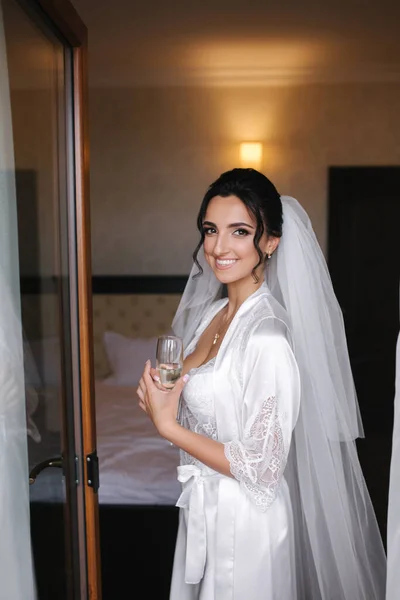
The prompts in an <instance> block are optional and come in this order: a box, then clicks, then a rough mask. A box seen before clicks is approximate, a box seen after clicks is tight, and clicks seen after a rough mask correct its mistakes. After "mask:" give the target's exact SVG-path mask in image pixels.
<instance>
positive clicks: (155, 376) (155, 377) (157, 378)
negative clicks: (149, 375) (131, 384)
mask: <svg viewBox="0 0 400 600" xmlns="http://www.w3.org/2000/svg"><path fill="white" fill-rule="evenodd" d="M153 379H154V381H157V382H158V383H160V381H161V380H160V378H159V377H158V375H154V377H153Z"/></svg>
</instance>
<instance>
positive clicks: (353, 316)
mask: <svg viewBox="0 0 400 600" xmlns="http://www.w3.org/2000/svg"><path fill="white" fill-rule="evenodd" d="M328 263H329V269H330V273H331V277H332V282H333V286H334V288H335V292H336V295H337V297H338V300H339V303H340V305H341V307H342V310H343V314H344V320H345V326H346V334H347V341H348V346H349V353H350V359H351V364H352V369H353V374H354V380H355V385H356V389H357V395H358V400H359V404H360V409H361V415H362V419H363V423H364V429H365V436H366V437H365V439H363V440H359V441H358V442H357V447H358V452H359V456H360V461H361V464H362V468H363V471H364V475H365V478H366V481H367V485H368V488H369V491H370V494H371V497H372V501H373V503H374V506H375V511H376V515H377V518H378V522H379V526H380V529H381V532H382V536H383V538H384V540H386V518H387V499H388V487H389V468H390V456H391V443H392V431H393V400H394V381H395V352H396V340H397V335H398V332H399V281H400V167H331V168H330V169H329V242H328Z"/></svg>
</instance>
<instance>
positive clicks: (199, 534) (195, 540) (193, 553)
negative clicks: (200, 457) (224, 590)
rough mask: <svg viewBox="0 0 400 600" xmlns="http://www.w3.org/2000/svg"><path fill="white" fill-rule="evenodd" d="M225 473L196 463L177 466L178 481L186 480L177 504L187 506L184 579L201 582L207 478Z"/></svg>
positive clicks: (205, 550) (204, 544) (217, 476)
mask: <svg viewBox="0 0 400 600" xmlns="http://www.w3.org/2000/svg"><path fill="white" fill-rule="evenodd" d="M221 477H223V475H221V474H220V473H218V472H217V471H213V470H211V469H209V470H207V469H206V468H205V469H200V468H199V467H196V466H195V465H181V466H180V467H178V481H180V482H181V483H182V484H183V491H182V494H181V495H180V496H179V498H178V502H177V503H176V506H178V507H179V508H186V509H188V511H189V512H188V521H187V541H186V565H185V582H186V583H199V582H200V581H201V580H202V578H203V575H204V568H205V564H206V554H207V539H206V517H205V514H204V481H205V480H206V479H210V478H221Z"/></svg>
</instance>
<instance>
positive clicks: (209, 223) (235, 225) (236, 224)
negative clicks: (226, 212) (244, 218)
mask: <svg viewBox="0 0 400 600" xmlns="http://www.w3.org/2000/svg"><path fill="white" fill-rule="evenodd" d="M204 225H211V226H212V227H217V226H216V224H215V223H212V222H211V221H204V222H203V226H204ZM243 226H245V227H250V229H254V227H253V225H249V223H242V222H240V223H231V224H230V225H228V229H233V228H235V227H243Z"/></svg>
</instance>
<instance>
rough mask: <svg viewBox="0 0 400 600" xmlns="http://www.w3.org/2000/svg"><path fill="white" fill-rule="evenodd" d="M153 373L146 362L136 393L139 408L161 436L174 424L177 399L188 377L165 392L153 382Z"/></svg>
mask: <svg viewBox="0 0 400 600" xmlns="http://www.w3.org/2000/svg"><path fill="white" fill-rule="evenodd" d="M155 373H156V372H155V371H154V369H151V365H150V361H149V360H148V361H147V362H146V364H145V367H144V371H143V375H142V377H141V379H140V381H139V387H138V389H137V390H136V391H137V395H138V396H139V406H140V408H141V409H142V410H144V412H145V413H146V414H147V415H148V416H149V417H150V419H151V420H152V421H153V423H154V425H155V427H156V429H157V431H158V432H159V434H160V435H163V431H164V430H166V429H168V428H169V427H170V426H171V425H173V424H175V423H176V415H177V412H178V403H179V397H180V395H181V392H182V390H183V388H184V385H185V383H186V382H187V380H188V379H189V377H188V376H187V375H185V376H184V377H181V378H180V379H178V381H177V382H176V384H175V386H174V387H173V388H172V389H171V390H167V389H166V388H164V387H163V386H162V385H161V384H157V383H156V382H155V381H153V377H154V378H155V377H156V375H155ZM152 375H153V376H152Z"/></svg>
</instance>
